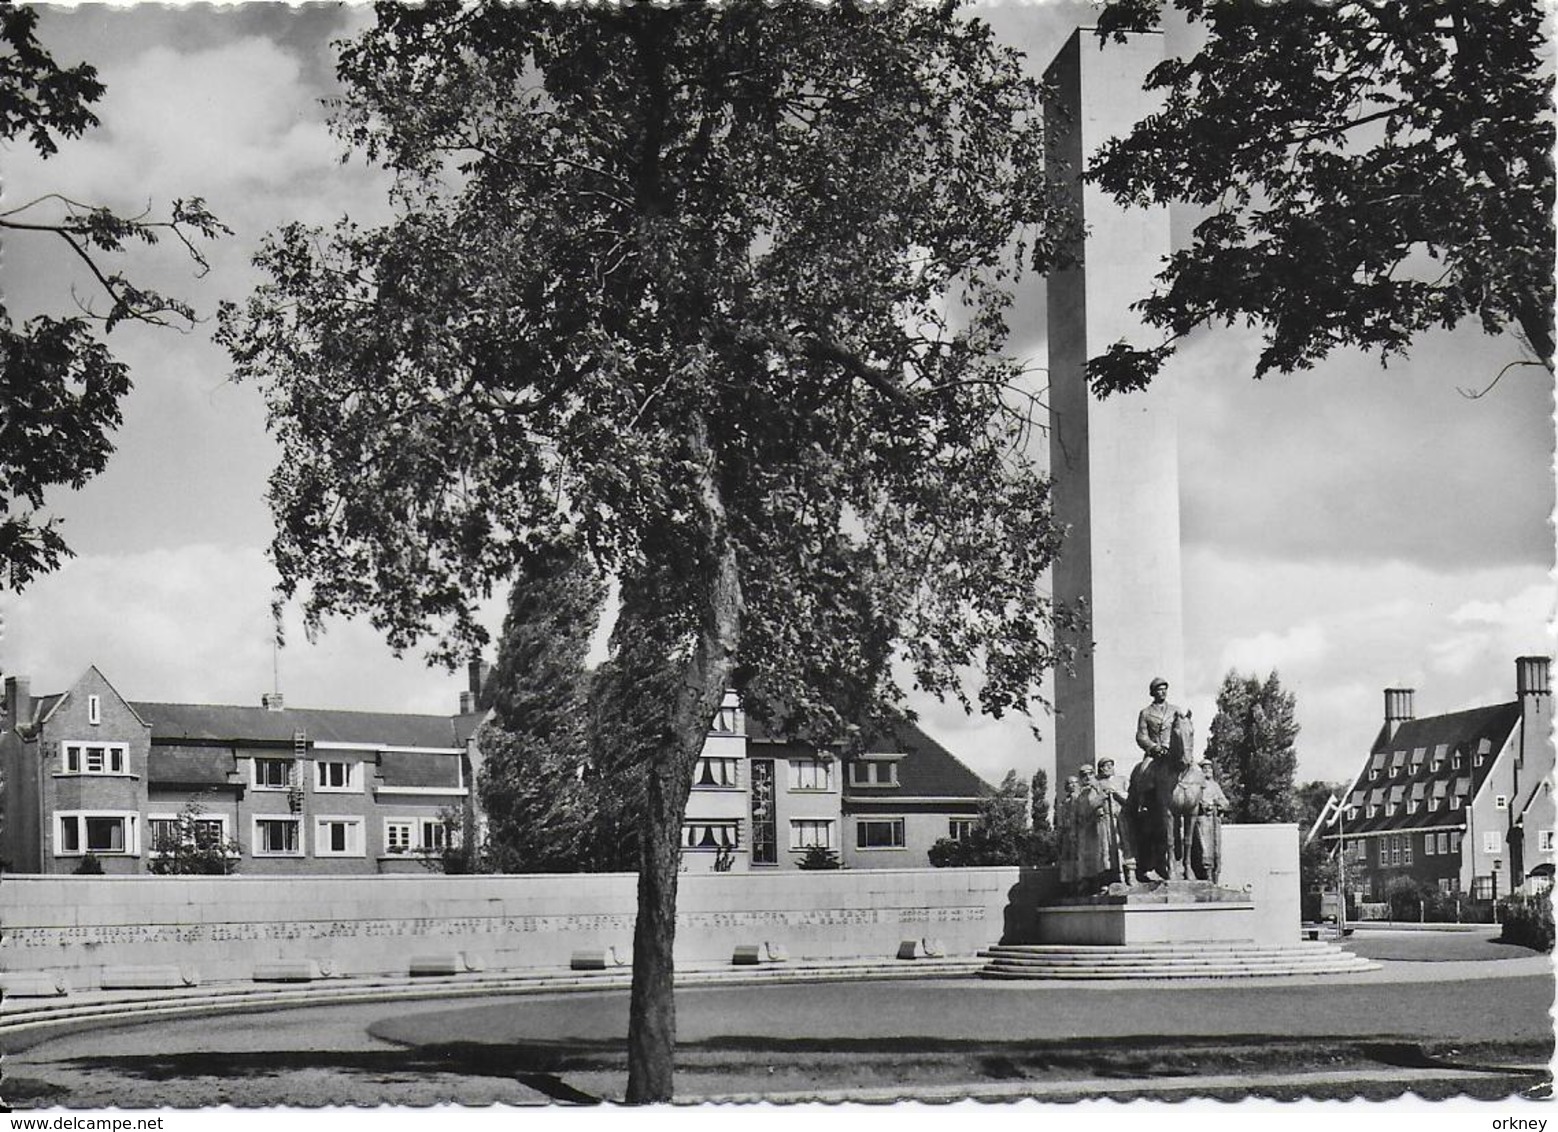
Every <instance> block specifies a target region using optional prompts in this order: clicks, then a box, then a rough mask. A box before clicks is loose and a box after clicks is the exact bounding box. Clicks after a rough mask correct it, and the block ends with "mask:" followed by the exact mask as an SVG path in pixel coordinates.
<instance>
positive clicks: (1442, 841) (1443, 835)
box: [1439, 829, 1450, 857]
mask: <svg viewBox="0 0 1558 1132" xmlns="http://www.w3.org/2000/svg"><path fill="white" fill-rule="evenodd" d="M1449 853H1450V835H1449V833H1448V832H1447V831H1445V830H1442V829H1441V830H1440V831H1439V855H1440V856H1441V857H1445V856H1448V855H1449Z"/></svg>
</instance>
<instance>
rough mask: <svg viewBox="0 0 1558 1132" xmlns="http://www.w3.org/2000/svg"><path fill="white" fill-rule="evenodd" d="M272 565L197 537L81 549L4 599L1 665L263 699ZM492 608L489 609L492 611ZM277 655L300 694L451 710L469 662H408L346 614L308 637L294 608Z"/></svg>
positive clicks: (296, 698) (382, 707)
mask: <svg viewBox="0 0 1558 1132" xmlns="http://www.w3.org/2000/svg"><path fill="white" fill-rule="evenodd" d="M274 583H275V573H274V571H273V570H272V568H271V566H270V564H269V563H268V562H267V561H266V559H265V557H264V555H263V554H262V553H261V552H260V551H259V550H258V549H253V548H247V547H243V548H235V547H227V546H215V545H193V546H183V547H178V548H169V549H163V550H153V551H146V552H142V553H136V554H123V555H106V554H105V555H83V556H81V557H79V558H76V559H73V560H72V561H70V562H69V563H68V564H67V565H66V566H65V567H64V568H63V569H61V570H60V571H59V572H57V573H55V574H53V575H50V576H48V577H46V578H43V579H42V580H40V581H38V582H37V583H35V584H34V585H33V586H32V587H31V588H30V589H29V590H28V591H27V592H26V594H25V595H23V596H22V597H20V598H17V597H14V596H12V597H7V598H6V605H5V608H4V616H5V627H6V632H5V637H4V639H3V641H0V646H3V653H0V668H3V670H4V671H5V672H7V673H9V674H13V675H27V676H31V677H32V679H33V688H34V689H35V690H36V691H39V692H49V691H56V690H59V689H61V688H64V687H66V686H67V685H68V684H69V683H70V682H71V681H73V680H74V679H75V678H76V677H77V676H79V675H80V674H81V672H82V671H84V670H85V669H86V667H87V666H88V665H89V664H96V665H97V667H98V668H99V669H100V670H101V671H102V672H103V675H105V676H106V677H107V678H108V679H109V681H110V682H112V683H113V684H114V686H115V687H116V688H118V689H119V691H120V692H121V693H122V694H123V695H125V696H126V697H128V698H130V699H136V700H150V701H158V700H165V701H172V702H194V703H240V704H253V703H258V702H259V697H260V694H261V693H262V692H265V691H268V690H270V688H271V686H272V664H273V653H272V649H271V640H272V636H273V632H272V621H271V616H270V601H271V587H272V586H273V585H274ZM485 613H486V615H487V616H488V617H490V615H491V613H492V610H491V609H487V610H486V611H485ZM284 629H285V633H286V639H287V645H286V647H285V648H284V649H282V650H281V651H280V653H279V655H278V656H276V657H275V658H274V659H275V660H276V661H277V662H278V667H279V669H280V684H281V689H282V691H283V692H284V693H285V694H286V696H287V700H288V702H289V703H291V704H295V705H297V706H302V707H338V708H351V709H357V710H371V711H403V712H431V713H435V714H445V713H450V712H453V711H454V710H455V709H456V707H457V704H458V700H459V692H460V690H461V688H462V687H463V686H464V681H465V677H464V674H463V673H455V674H450V673H446V672H444V671H443V670H441V669H430V668H428V667H427V666H426V665H425V664H424V663H423V662H422V661H421V659H420V658H419V657H415V656H409V657H406V658H404V659H397V658H396V657H395V656H393V655H392V654H391V652H390V651H389V649H388V648H386V647H385V645H384V644H383V641H382V640H381V639H380V638H379V636H378V634H377V633H376V632H375V631H374V630H373V629H372V628H371V627H370V626H369V625H367V624H366V623H364V622H335V623H330V624H328V625H327V626H326V631H325V632H324V633H323V634H322V635H321V636H320V637H319V639H318V640H317V641H316V642H314V643H310V642H308V641H307V640H306V638H305V636H304V633H303V630H302V623H301V616H300V614H299V612H298V611H297V610H296V609H295V608H289V609H288V610H287V611H286V613H285V616H284Z"/></svg>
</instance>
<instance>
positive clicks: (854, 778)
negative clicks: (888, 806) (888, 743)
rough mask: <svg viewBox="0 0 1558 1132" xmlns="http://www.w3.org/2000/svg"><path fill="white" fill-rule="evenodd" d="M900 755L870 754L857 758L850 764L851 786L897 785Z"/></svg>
mask: <svg viewBox="0 0 1558 1132" xmlns="http://www.w3.org/2000/svg"><path fill="white" fill-rule="evenodd" d="M900 757H901V756H891V757H889V758H880V757H876V758H873V757H871V756H869V755H868V756H865V757H863V758H858V759H855V760H854V761H853V762H851V763H850V764H849V784H850V785H851V786H878V787H880V786H897V785H898V759H899V758H900Z"/></svg>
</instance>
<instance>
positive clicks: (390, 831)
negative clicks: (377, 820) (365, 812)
mask: <svg viewBox="0 0 1558 1132" xmlns="http://www.w3.org/2000/svg"><path fill="white" fill-rule="evenodd" d="M396 830H403V831H404V837H403V838H402V837H400V836H397V835H396V833H395V832H394V831H396ZM402 840H403V841H404V844H402V845H401V846H400V847H399V848H396V847H395V842H397V841H402ZM384 853H385V855H386V856H390V857H411V856H415V855H416V853H417V822H416V819H415V818H385V819H384Z"/></svg>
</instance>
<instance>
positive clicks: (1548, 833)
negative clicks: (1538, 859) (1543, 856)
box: [1536, 829, 1553, 853]
mask: <svg viewBox="0 0 1558 1132" xmlns="http://www.w3.org/2000/svg"><path fill="white" fill-rule="evenodd" d="M1536 851H1537V852H1538V853H1551V852H1552V851H1553V831H1552V830H1550V829H1539V830H1537V833H1536Z"/></svg>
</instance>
